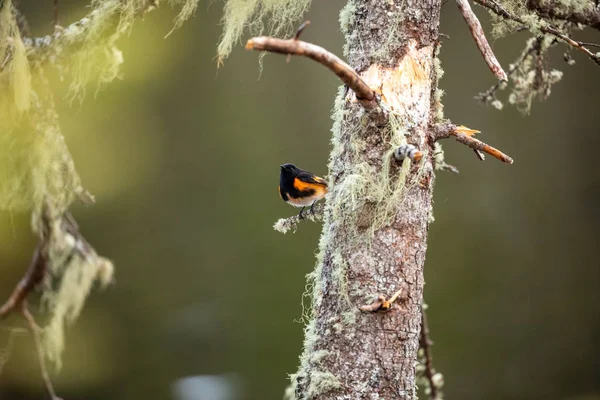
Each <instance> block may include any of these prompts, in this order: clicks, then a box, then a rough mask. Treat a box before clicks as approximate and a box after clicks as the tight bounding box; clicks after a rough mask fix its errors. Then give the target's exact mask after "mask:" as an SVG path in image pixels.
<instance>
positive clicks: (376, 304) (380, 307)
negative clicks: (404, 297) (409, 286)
mask: <svg viewBox="0 0 600 400" xmlns="http://www.w3.org/2000/svg"><path fill="white" fill-rule="evenodd" d="M400 293H402V288H400V289H399V290H398V291H397V292H396V293H394V294H393V295H392V297H390V299H389V300H386V298H385V296H384V295H379V296H377V298H376V299H375V300H374V301H373V302H372V303H371V304H365V305H362V306H360V307H358V308H359V310H360V311H364V312H372V313H373V312H377V311H388V310H389V309H390V308H392V304H394V302H395V301H396V299H397V298H398V296H400Z"/></svg>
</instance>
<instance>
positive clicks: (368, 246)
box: [286, 0, 441, 400]
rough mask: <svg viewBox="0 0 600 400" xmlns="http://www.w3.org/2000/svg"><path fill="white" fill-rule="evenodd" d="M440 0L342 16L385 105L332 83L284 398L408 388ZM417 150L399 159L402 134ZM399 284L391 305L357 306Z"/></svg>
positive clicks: (357, 60) (363, 395)
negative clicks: (321, 183)
mask: <svg viewBox="0 0 600 400" xmlns="http://www.w3.org/2000/svg"><path fill="white" fill-rule="evenodd" d="M440 7H441V1H440V0H421V1H419V0H403V1H400V0H388V1H383V0H379V1H373V0H368V1H367V0H354V1H352V0H351V2H350V3H349V4H348V5H347V6H346V7H345V8H344V10H343V11H342V13H341V16H340V21H341V24H342V30H343V32H344V33H345V35H346V40H347V45H346V48H345V50H346V56H347V58H348V61H349V64H350V65H351V66H352V67H353V68H355V69H356V70H357V72H359V73H360V74H361V76H362V77H363V79H364V80H365V81H366V82H367V83H368V84H369V85H370V86H371V87H372V88H373V89H376V90H377V91H378V92H379V93H380V94H381V100H382V104H383V105H384V108H386V109H387V110H388V111H389V113H387V114H386V116H385V117H382V113H377V112H368V111H365V110H364V109H363V108H362V107H361V106H360V104H359V103H358V102H356V101H355V98H354V97H355V96H354V94H353V93H345V91H344V90H341V91H340V94H339V95H338V98H337V100H336V105H335V110H334V117H333V118H334V121H335V123H334V126H333V129H332V131H333V139H332V144H333V148H332V153H331V158H330V165H329V169H330V171H329V179H330V193H329V194H328V196H327V199H326V206H325V217H324V226H323V233H322V236H321V241H320V245H319V250H320V252H319V255H318V260H317V267H316V269H315V271H314V272H313V273H312V274H311V275H310V276H309V281H310V282H309V283H312V289H313V290H312V310H311V314H310V315H309V316H308V317H309V318H310V321H309V323H308V325H307V327H306V331H305V335H306V336H305V342H304V351H303V355H302V356H301V358H300V367H299V370H298V372H297V373H296V374H294V375H292V377H291V380H292V383H291V385H290V387H289V388H288V389H287V391H286V398H288V399H298V400H299V399H317V398H318V399H323V400H325V399H352V400H356V399H386V400H388V399H412V398H414V397H415V395H416V384H415V366H416V364H417V351H418V349H419V333H420V322H421V305H422V295H423V283H424V281H423V264H424V261H425V251H426V248H427V231H428V225H429V222H430V219H431V206H432V204H431V202H432V189H433V183H434V178H435V177H434V172H433V165H432V162H433V160H432V157H433V151H432V150H433V147H432V146H433V142H432V140H431V139H430V137H429V135H428V130H429V127H430V126H431V124H433V123H434V122H435V121H436V120H437V119H438V118H437V115H438V114H439V113H441V109H440V108H441V106H440V105H439V103H438V101H437V100H438V96H437V79H438V72H439V68H438V65H437V59H436V53H437V47H438V42H437V38H438V25H439V13H440ZM406 142H408V143H411V144H414V145H415V146H417V147H418V148H419V149H420V150H421V151H422V152H423V153H424V157H423V158H422V160H421V161H420V162H416V163H412V165H411V162H410V160H408V159H406V160H404V165H403V164H402V162H398V161H396V160H395V159H394V158H393V156H392V154H393V151H394V150H395V149H396V148H397V147H398V146H399V145H401V144H404V143H406ZM398 290H402V292H401V294H400V296H399V298H398V299H397V300H396V302H395V303H394V306H393V307H392V308H391V309H390V310H389V311H381V312H376V313H366V312H362V311H360V310H359V306H361V305H364V304H369V303H371V302H372V301H373V300H374V299H375V298H376V297H377V296H378V295H384V296H386V297H388V298H389V297H390V296H391V295H392V294H393V293H395V292H397V291H398Z"/></svg>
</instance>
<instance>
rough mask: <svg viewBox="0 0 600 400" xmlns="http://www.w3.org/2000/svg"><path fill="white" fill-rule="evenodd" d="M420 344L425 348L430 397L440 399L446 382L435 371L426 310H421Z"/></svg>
mask: <svg viewBox="0 0 600 400" xmlns="http://www.w3.org/2000/svg"><path fill="white" fill-rule="evenodd" d="M419 345H420V347H421V349H423V355H424V358H425V376H426V377H427V381H428V382H429V390H430V392H429V398H430V399H431V400H438V399H441V398H442V393H441V388H442V385H443V383H444V381H443V377H442V375H441V374H438V373H436V372H435V368H433V356H432V354H431V346H432V345H433V342H432V341H431V338H430V332H429V324H428V323H427V314H426V313H425V310H424V309H422V310H421V339H420V340H419Z"/></svg>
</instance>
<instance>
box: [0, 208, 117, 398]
mask: <svg viewBox="0 0 600 400" xmlns="http://www.w3.org/2000/svg"><path fill="white" fill-rule="evenodd" d="M56 223H58V224H60V226H61V229H62V230H64V231H65V232H67V233H68V234H70V235H71V237H72V238H73V242H74V243H73V248H72V251H73V252H76V253H78V254H79V255H80V256H81V257H83V258H88V257H92V256H93V255H95V252H94V249H93V248H92V247H91V246H90V244H89V243H88V242H87V240H86V239H85V238H84V237H83V236H82V235H81V233H80V232H79V228H78V226H77V223H76V222H75V219H74V218H73V217H72V215H71V214H70V213H69V212H66V213H65V214H63V215H62V216H58V217H56V216H53V215H50V212H49V211H48V208H46V209H45V210H44V212H43V216H42V227H41V231H40V243H39V244H38V246H37V247H36V249H35V252H34V255H33V258H32V260H31V264H30V266H29V268H28V269H27V271H26V272H25V275H24V276H23V278H22V279H21V280H20V281H19V283H18V284H17V286H16V287H15V289H14V290H13V292H12V294H11V295H10V297H9V298H8V300H7V301H6V302H5V303H4V305H2V307H0V321H1V320H3V319H5V318H6V317H8V316H9V315H10V314H12V313H13V312H18V313H20V314H21V316H22V317H23V318H25V320H26V321H27V325H28V330H29V332H30V333H31V335H32V337H33V340H34V342H35V347H36V351H37V355H38V361H39V365H40V371H41V375H42V379H43V380H44V384H45V387H46V391H47V392H48V395H49V396H50V399H51V400H60V398H59V397H57V396H56V393H55V392H54V388H53V386H52V382H51V380H50V375H49V374H48V370H47V368H46V359H45V353H44V349H43V345H42V338H41V335H42V330H41V328H40V327H39V326H38V325H37V323H36V321H35V318H34V317H33V315H32V314H31V312H30V310H29V306H28V303H27V298H28V296H29V295H30V294H31V292H33V290H34V289H35V288H37V287H38V286H39V285H40V284H41V283H42V282H43V280H44V278H45V277H46V275H47V274H48V268H49V253H50V252H51V250H50V248H51V241H52V240H53V235H54V232H55V227H54V224H56ZM66 258H67V259H68V258H69V256H67V257H66ZM88 267H89V266H88ZM107 268H108V267H107Z"/></svg>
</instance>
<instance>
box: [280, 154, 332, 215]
mask: <svg viewBox="0 0 600 400" xmlns="http://www.w3.org/2000/svg"><path fill="white" fill-rule="evenodd" d="M279 194H280V195H281V198H282V199H283V201H285V202H286V203H288V204H291V205H293V206H295V207H302V209H301V210H300V213H299V214H298V215H300V216H301V215H302V211H304V208H305V207H307V206H310V209H311V210H312V209H313V207H314V205H315V203H316V202H317V201H319V200H321V199H322V198H323V197H325V194H327V182H325V179H323V178H319V177H318V176H316V175H314V174H313V173H311V172H308V171H304V170H302V169H300V168H298V167H296V166H295V165H294V164H283V165H282V166H281V173H280V174H279Z"/></svg>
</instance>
